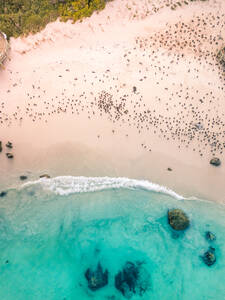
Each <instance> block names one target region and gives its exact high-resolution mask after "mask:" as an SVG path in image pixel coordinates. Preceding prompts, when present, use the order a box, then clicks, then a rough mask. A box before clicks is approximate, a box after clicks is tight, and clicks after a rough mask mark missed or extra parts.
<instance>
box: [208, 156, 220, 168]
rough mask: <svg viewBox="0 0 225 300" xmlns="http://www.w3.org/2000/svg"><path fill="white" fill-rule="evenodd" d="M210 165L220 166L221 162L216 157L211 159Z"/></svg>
mask: <svg viewBox="0 0 225 300" xmlns="http://www.w3.org/2000/svg"><path fill="white" fill-rule="evenodd" d="M210 164H211V165H213V166H216V167H218V166H220V165H221V161H220V159H219V158H218V157H213V158H212V159H211V160H210Z"/></svg>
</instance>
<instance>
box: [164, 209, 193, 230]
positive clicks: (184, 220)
mask: <svg viewBox="0 0 225 300" xmlns="http://www.w3.org/2000/svg"><path fill="white" fill-rule="evenodd" d="M168 222H169V224H170V226H171V227H172V228H173V229H174V230H185V229H187V228H188V227H189V225H190V221H189V219H188V217H187V215H186V214H185V213H184V212H183V211H182V210H181V209H171V210H169V211H168Z"/></svg>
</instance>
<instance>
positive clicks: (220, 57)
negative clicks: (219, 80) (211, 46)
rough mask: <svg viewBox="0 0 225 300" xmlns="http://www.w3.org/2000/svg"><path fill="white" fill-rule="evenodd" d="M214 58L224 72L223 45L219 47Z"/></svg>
mask: <svg viewBox="0 0 225 300" xmlns="http://www.w3.org/2000/svg"><path fill="white" fill-rule="evenodd" d="M216 58H217V60H218V62H219V63H220V64H221V66H222V68H223V70H224V72H225V46H224V47H222V48H221V49H220V51H219V52H218V53H217V56H216Z"/></svg>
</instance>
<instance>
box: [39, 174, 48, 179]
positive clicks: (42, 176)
mask: <svg viewBox="0 0 225 300" xmlns="http://www.w3.org/2000/svg"><path fill="white" fill-rule="evenodd" d="M39 177H40V178H50V175H48V174H42V175H40V176H39Z"/></svg>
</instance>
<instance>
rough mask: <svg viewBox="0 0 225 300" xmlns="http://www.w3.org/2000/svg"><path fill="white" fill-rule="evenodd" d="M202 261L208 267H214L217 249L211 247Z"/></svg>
mask: <svg viewBox="0 0 225 300" xmlns="http://www.w3.org/2000/svg"><path fill="white" fill-rule="evenodd" d="M202 259H203V261H204V263H205V264H206V265H207V266H209V267H210V266H212V265H213V264H214V263H215V262H216V255H215V248H213V247H209V249H208V251H206V252H205V253H204V255H203V256H202Z"/></svg>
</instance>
